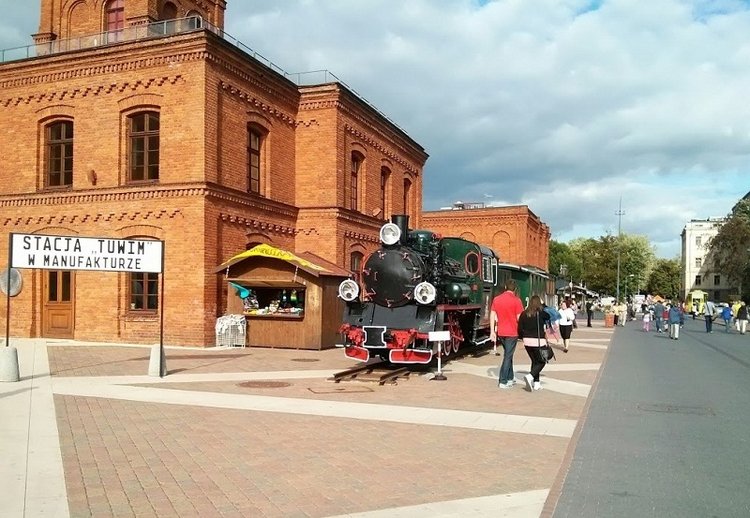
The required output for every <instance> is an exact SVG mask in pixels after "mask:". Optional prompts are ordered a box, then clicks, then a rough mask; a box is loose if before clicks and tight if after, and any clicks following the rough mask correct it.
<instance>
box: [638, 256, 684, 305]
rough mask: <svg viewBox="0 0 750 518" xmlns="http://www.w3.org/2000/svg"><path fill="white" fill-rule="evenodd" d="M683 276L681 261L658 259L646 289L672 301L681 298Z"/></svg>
mask: <svg viewBox="0 0 750 518" xmlns="http://www.w3.org/2000/svg"><path fill="white" fill-rule="evenodd" d="M681 275H682V265H681V264H680V260H679V259H657V260H656V264H655V266H654V269H653V270H652V271H651V275H649V277H648V283H647V285H646V289H647V291H648V293H650V294H652V295H661V296H662V297H665V298H671V299H678V298H681V296H682V293H681V288H680V284H681V283H680V276H681Z"/></svg>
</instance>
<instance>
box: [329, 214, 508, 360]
mask: <svg viewBox="0 0 750 518" xmlns="http://www.w3.org/2000/svg"><path fill="white" fill-rule="evenodd" d="M408 224H409V217H408V216H405V215H396V216H392V217H391V222H390V223H386V224H385V225H383V227H382V228H381V229H380V241H381V243H382V245H381V247H380V248H379V249H378V250H376V251H375V252H373V253H372V254H371V255H370V256H369V257H368V258H367V260H366V261H365V262H364V265H363V267H362V272H361V277H360V282H359V283H358V282H356V281H355V280H353V279H347V280H345V281H343V282H342V283H341V284H340V285H339V296H340V297H341V298H342V299H343V300H344V301H345V302H346V307H345V309H344V317H343V325H342V326H341V329H340V331H341V336H342V338H343V341H344V343H343V344H340V345H339V346H343V347H344V351H345V352H346V355H347V356H348V357H350V358H354V359H357V360H360V361H365V362H366V361H368V360H370V358H372V357H380V358H382V359H384V360H388V361H390V362H391V363H423V364H427V363H429V362H430V361H432V359H433V357H434V356H435V355H436V354H437V353H438V348H439V347H440V345H441V343H438V342H430V341H429V339H428V338H429V336H428V334H429V332H430V331H445V330H447V331H449V332H450V340H449V341H445V342H442V354H443V356H444V357H445V356H449V355H450V354H452V353H457V352H458V350H459V348H460V347H461V346H462V345H464V344H469V343H475V344H482V343H485V342H487V341H488V340H489V325H490V305H491V303H492V299H493V298H494V296H495V295H496V294H497V293H498V292H499V290H501V289H502V286H498V285H497V264H498V256H497V254H495V252H493V251H492V250H491V249H489V248H487V247H484V246H481V245H479V244H477V243H473V242H471V241H467V240H465V239H462V238H456V237H442V236H440V235H439V234H436V233H434V232H431V231H428V230H409V228H408Z"/></svg>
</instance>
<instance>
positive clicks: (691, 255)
mask: <svg viewBox="0 0 750 518" xmlns="http://www.w3.org/2000/svg"><path fill="white" fill-rule="evenodd" d="M725 221H726V219H725V218H707V219H693V220H690V221H689V222H688V224H687V225H685V228H684V229H682V282H681V287H682V297H683V299H684V298H685V297H686V296H687V294H688V292H689V291H691V290H695V289H698V290H703V291H705V292H706V293H708V298H709V299H710V300H713V301H714V302H727V301H728V300H729V293H730V291H731V289H730V286H729V284H728V282H727V277H726V275H722V274H721V272H719V271H717V270H716V269H715V267H714V265H713V264H712V261H711V258H710V256H709V254H708V251H709V248H708V243H709V241H710V240H711V238H712V237H714V236H715V235H716V234H717V233H718V232H719V228H721V226H722V225H723V224H724V222H725Z"/></svg>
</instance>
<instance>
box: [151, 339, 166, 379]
mask: <svg viewBox="0 0 750 518" xmlns="http://www.w3.org/2000/svg"><path fill="white" fill-rule="evenodd" d="M160 351H161V353H162V354H161V369H162V372H161V376H166V375H167V359H166V357H165V356H164V349H163V348H162V347H160V346H158V345H155V346H153V347H152V348H151V358H150V359H149V361H148V375H149V376H159V356H160V355H159V352H160Z"/></svg>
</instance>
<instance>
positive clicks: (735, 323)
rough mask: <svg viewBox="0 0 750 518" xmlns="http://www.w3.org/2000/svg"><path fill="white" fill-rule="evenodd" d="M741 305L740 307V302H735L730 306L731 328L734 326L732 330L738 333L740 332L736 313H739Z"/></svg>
mask: <svg viewBox="0 0 750 518" xmlns="http://www.w3.org/2000/svg"><path fill="white" fill-rule="evenodd" d="M741 305H742V301H741V300H736V301H735V302H734V304H732V317H734V318H733V319H732V322H733V323H732V326H734V328H735V329H736V330H737V332H738V333H739V332H740V322H739V320H737V313H738V312H739V310H740V306H741Z"/></svg>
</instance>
